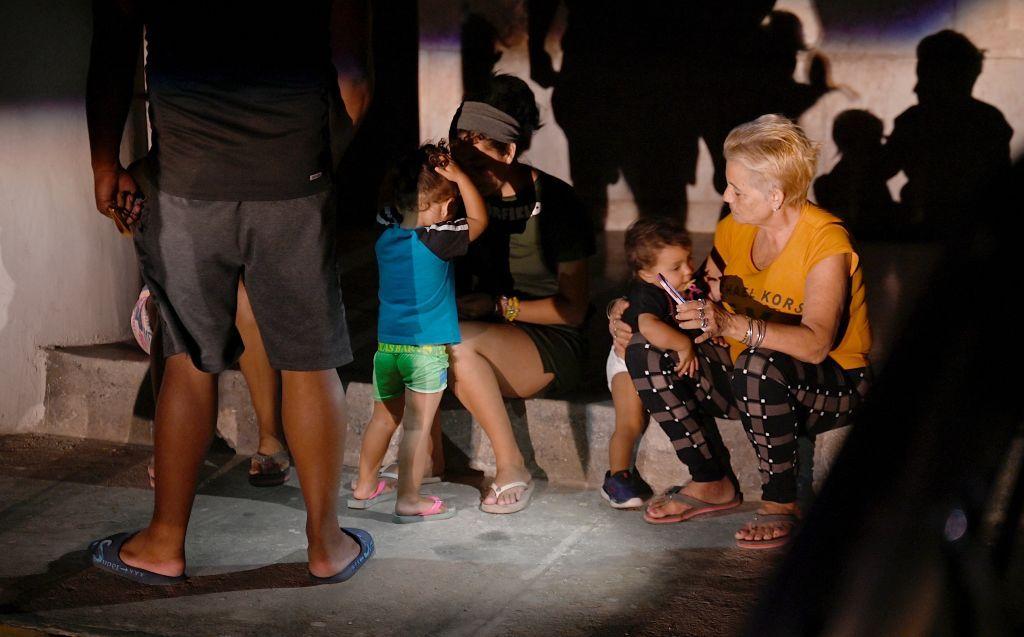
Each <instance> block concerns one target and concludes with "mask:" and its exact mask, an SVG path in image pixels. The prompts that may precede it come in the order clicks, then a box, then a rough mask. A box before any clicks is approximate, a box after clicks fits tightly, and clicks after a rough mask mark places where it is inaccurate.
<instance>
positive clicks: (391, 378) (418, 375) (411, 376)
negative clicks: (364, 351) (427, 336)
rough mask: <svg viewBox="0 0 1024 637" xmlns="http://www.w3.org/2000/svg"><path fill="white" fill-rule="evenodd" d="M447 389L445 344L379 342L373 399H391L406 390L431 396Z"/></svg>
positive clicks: (374, 365)
mask: <svg viewBox="0 0 1024 637" xmlns="http://www.w3.org/2000/svg"><path fill="white" fill-rule="evenodd" d="M446 387H448V346H447V345H393V344H391V343H380V344H379V345H378V346H377V353H376V354H374V355H373V399H374V400H378V401H381V402H383V401H385V400H391V399H392V398H397V397H398V396H401V395H402V394H404V393H405V390H406V389H411V390H412V391H414V392H419V393H421V394H434V393H437V392H440V391H444V390H445V388H446Z"/></svg>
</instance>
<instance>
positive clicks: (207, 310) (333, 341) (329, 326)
mask: <svg viewBox="0 0 1024 637" xmlns="http://www.w3.org/2000/svg"><path fill="white" fill-rule="evenodd" d="M155 194H156V196H153V192H152V191H151V192H150V195H149V197H148V198H147V199H146V206H145V207H144V208H143V211H142V215H141V217H140V219H139V221H138V225H137V227H136V228H135V248H136V251H137V252H138V256H139V264H140V267H141V270H142V278H143V280H144V281H145V283H146V285H148V286H149V289H150V292H152V294H153V296H154V297H156V300H157V302H158V304H159V306H160V317H161V328H162V329H163V330H164V332H163V342H164V352H163V353H164V356H172V355H174V354H180V353H182V352H187V353H188V355H189V356H190V357H191V358H192V362H193V363H194V364H195V366H196V367H198V368H199V369H201V370H203V371H205V372H211V373H216V372H220V371H223V370H224V369H225V368H226V367H228V366H229V365H231V364H232V363H234V362H235V361H236V360H238V357H239V356H241V354H242V351H243V349H244V347H243V345H242V339H241V337H240V336H239V334H238V330H237V329H235V310H236V307H237V303H238V281H239V279H242V280H243V281H244V282H245V288H246V290H247V292H248V294H249V300H250V301H251V303H252V309H253V313H254V315H255V316H256V323H257V325H258V326H259V330H260V335H261V336H262V337H263V342H264V344H265V346H266V349H267V355H268V357H269V358H270V364H271V365H272V366H273V367H274V368H275V369H283V370H295V371H314V370H321V369H331V368H335V367H340V366H341V365H345V364H347V363H349V362H351V361H352V349H351V346H350V345H349V338H348V328H347V326H346V323H345V306H344V304H343V302H342V298H341V282H340V280H339V277H338V264H337V261H336V258H335V249H334V236H333V232H332V228H333V223H332V222H331V215H333V206H332V197H331V193H329V192H323V193H319V194H316V195H312V196H309V197H302V198H299V199H287V200H283V201H200V200H195V199H184V198H182V197H175V196H173V195H169V194H167V193H163V192H159V191H157V192H156V193H155Z"/></svg>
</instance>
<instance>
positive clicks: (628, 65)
mask: <svg viewBox="0 0 1024 637" xmlns="http://www.w3.org/2000/svg"><path fill="white" fill-rule="evenodd" d="M774 4H775V2H774V0H744V1H742V2H729V3H723V2H685V3H684V2H677V3H670V2H654V1H643V2H632V3H622V2H582V1H573V0H566V1H565V2H564V6H565V9H566V11H567V17H566V27H565V31H564V34H563V36H562V40H561V48H562V51H563V57H562V63H561V68H560V69H559V70H558V71H557V72H556V71H555V69H554V67H553V65H552V60H551V57H550V55H549V54H548V53H547V52H546V51H545V49H544V44H545V40H546V38H547V35H548V32H549V31H550V30H551V28H552V24H553V22H554V19H555V15H556V13H557V11H558V10H559V8H560V3H559V2H558V0H531V1H530V2H529V3H528V10H529V27H528V32H529V57H530V67H531V70H530V75H531V78H532V79H533V80H534V81H535V82H537V83H538V84H540V85H541V86H543V87H553V89H554V90H553V93H552V98H551V103H552V109H553V111H554V116H555V119H556V121H557V122H558V125H559V126H560V127H561V129H562V131H563V132H564V133H565V135H566V138H567V140H568V146H569V169H570V175H571V178H572V182H573V186H574V188H575V189H576V191H577V193H578V194H579V195H580V196H581V197H582V198H583V199H584V200H585V201H586V202H587V203H588V205H589V206H590V208H591V210H592V213H593V216H594V219H595V223H596V225H597V226H598V227H603V225H604V222H605V218H606V216H607V208H608V200H607V188H608V186H609V185H610V184H612V183H614V182H615V181H617V180H618V178H619V175H620V174H621V175H622V176H623V177H624V179H625V180H626V183H627V184H628V185H629V187H630V189H631V190H632V192H633V194H634V199H635V201H636V204H637V207H638V209H639V212H640V214H641V216H660V215H671V216H676V217H683V218H684V219H685V217H686V213H687V195H686V187H687V184H693V183H695V180H696V167H697V157H698V140H699V139H701V138H703V139H704V141H705V143H706V145H707V147H708V148H709V149H711V152H712V163H713V165H714V170H715V175H714V185H715V187H716V189H717V190H718V191H719V192H722V191H724V190H725V175H724V159H723V157H722V156H721V148H722V142H723V141H724V139H725V136H726V135H727V134H728V132H729V131H730V130H731V129H732V128H733V127H734V126H736V125H737V124H740V123H742V122H745V121H749V120H751V119H754V118H755V117H757V116H758V115H761V114H763V113H768V112H779V113H784V114H786V115H788V116H790V117H793V118H796V117H799V115H800V114H802V113H803V112H804V111H806V110H807V109H808V108H810V107H811V106H812V105H813V104H814V103H815V102H817V100H818V99H820V98H821V96H823V95H824V94H825V93H827V92H828V91H829V90H831V88H830V85H829V81H828V77H827V75H828V73H827V64H826V61H825V59H824V57H822V56H821V55H820V54H815V56H814V57H813V59H812V63H811V69H810V76H809V82H808V83H800V82H797V81H796V80H795V79H794V77H793V75H794V71H795V69H796V64H797V57H798V54H799V53H800V52H801V51H803V50H805V49H806V45H805V43H804V37H803V29H802V25H801V23H800V21H799V19H798V18H797V17H796V16H795V15H793V14H791V13H788V12H782V11H772V8H773V7H774ZM474 33H475V38H476V39H475V40H474V43H473V46H472V47H464V54H471V53H473V52H481V51H483V52H486V54H487V55H492V51H493V46H492V47H490V48H488V47H486V46H482V45H481V44H480V42H479V40H480V37H481V34H482V33H483V30H482V29H479V28H477V29H476V30H475V31H474ZM464 35H465V31H464ZM477 54H479V53H477ZM491 59H493V58H486V59H481V60H479V61H473V62H472V63H466V62H464V64H467V66H469V67H471V68H474V69H476V70H477V71H478V72H479V68H478V67H480V66H482V65H485V64H486V63H487V62H489V61H490V60H491ZM478 62H479V63H478ZM490 63H491V64H492V65H493V62H490Z"/></svg>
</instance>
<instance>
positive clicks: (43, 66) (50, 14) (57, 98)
mask: <svg viewBox="0 0 1024 637" xmlns="http://www.w3.org/2000/svg"><path fill="white" fill-rule="evenodd" d="M91 7H92V3H91V2H89V0H65V1H64V2H60V3H59V5H58V6H56V7H41V6H40V3H39V2H35V1H34V0H4V2H3V3H2V4H0V43H2V44H0V47H2V50H3V55H0V77H2V78H3V81H2V82H0V104H10V103H24V102H32V103H46V102H50V103H55V102H56V103H59V102H63V101H68V102H75V101H78V100H81V99H82V98H83V96H84V95H85V74H86V70H87V69H88V66H89V41H90V39H91V37H92V29H91V25H92V9H91ZM27 16H32V19H26V17H27Z"/></svg>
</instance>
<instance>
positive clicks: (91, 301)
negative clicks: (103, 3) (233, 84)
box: [0, 0, 144, 433]
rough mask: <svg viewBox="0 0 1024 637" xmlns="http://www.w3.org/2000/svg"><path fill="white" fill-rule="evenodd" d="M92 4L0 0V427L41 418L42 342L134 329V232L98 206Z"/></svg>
mask: <svg viewBox="0 0 1024 637" xmlns="http://www.w3.org/2000/svg"><path fill="white" fill-rule="evenodd" d="M89 7H90V3H89V2H88V0H64V1H62V2H47V3H40V2H37V1H34V0H4V3H3V6H2V8H0V78H3V79H2V84H3V86H2V88H0V433H8V432H14V431H25V430H28V429H31V428H32V427H33V426H34V425H36V424H37V423H39V422H40V420H41V419H42V405H43V394H44V389H45V369H44V361H43V358H42V356H41V354H40V352H41V350H40V348H42V347H45V346H49V345H84V344H92V343H102V342H111V341H115V340H121V339H124V338H127V337H128V336H129V333H130V332H129V329H128V315H129V312H130V310H131V306H132V304H133V302H134V297H135V295H136V294H137V290H138V288H137V285H138V274H137V268H136V265H135V256H134V252H133V250H132V248H131V241H130V239H126V238H122V237H120V236H119V235H118V234H117V232H116V231H115V230H114V227H113V224H112V223H111V222H110V221H109V220H108V219H106V218H105V217H102V216H100V215H99V214H98V213H97V212H96V210H95V209H94V207H93V194H92V171H91V170H90V167H89V145H88V135H87V133H86V127H85V102H84V94H85V73H86V69H87V65H88V59H89V39H90V37H91V29H92V26H91V17H90V9H89ZM136 119H137V116H136ZM143 130H144V129H143ZM129 138H130V139H137V136H134V135H131V136H129Z"/></svg>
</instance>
